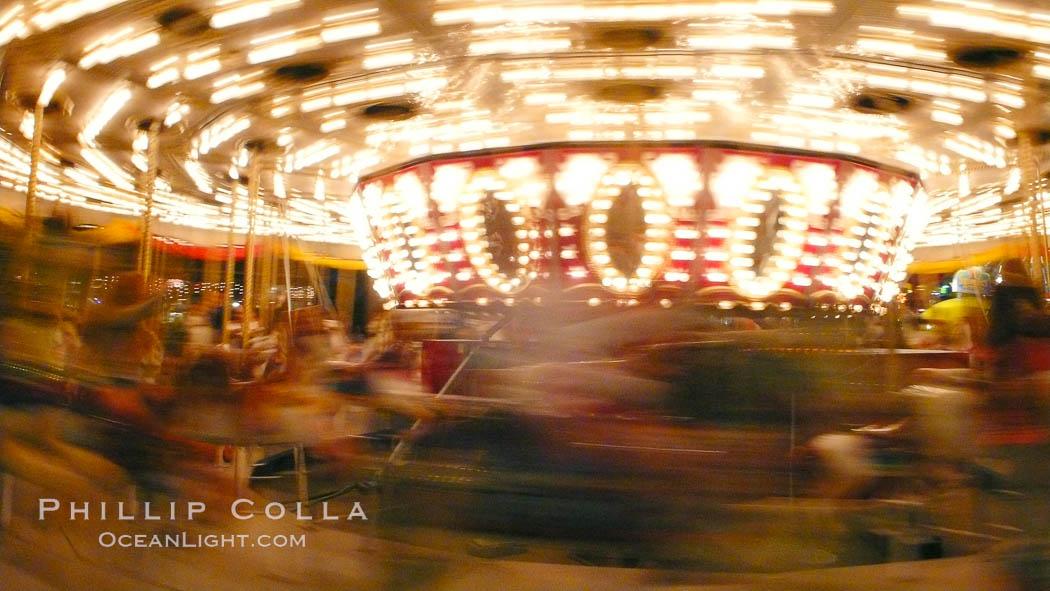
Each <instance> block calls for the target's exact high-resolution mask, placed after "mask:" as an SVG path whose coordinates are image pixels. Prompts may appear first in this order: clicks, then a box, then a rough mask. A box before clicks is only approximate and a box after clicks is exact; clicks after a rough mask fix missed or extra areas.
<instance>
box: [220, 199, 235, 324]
mask: <svg viewBox="0 0 1050 591" xmlns="http://www.w3.org/2000/svg"><path fill="white" fill-rule="evenodd" d="M236 212H237V189H236V188H234V190H233V191H231V192H230V229H229V231H228V232H227V234H226V280H225V287H224V288H223V297H222V344H223V345H228V344H229V343H230V317H231V316H232V312H233V270H234V267H235V266H236V264H237V257H236V254H237V251H236V249H235V248H234V246H233V222H234V217H235V214H236Z"/></svg>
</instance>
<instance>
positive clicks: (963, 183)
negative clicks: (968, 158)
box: [959, 170, 970, 197]
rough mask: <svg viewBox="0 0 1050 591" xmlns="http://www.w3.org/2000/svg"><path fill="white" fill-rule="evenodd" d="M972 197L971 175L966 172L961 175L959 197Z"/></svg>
mask: <svg viewBox="0 0 1050 591" xmlns="http://www.w3.org/2000/svg"><path fill="white" fill-rule="evenodd" d="M969 195H970V175H969V173H967V172H966V171H965V170H964V171H962V172H960V173H959V197H967V196H969Z"/></svg>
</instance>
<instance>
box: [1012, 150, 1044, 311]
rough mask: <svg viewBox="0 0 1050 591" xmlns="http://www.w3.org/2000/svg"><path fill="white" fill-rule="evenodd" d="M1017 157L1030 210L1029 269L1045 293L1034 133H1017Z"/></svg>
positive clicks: (1023, 189) (1022, 188) (1022, 186)
mask: <svg viewBox="0 0 1050 591" xmlns="http://www.w3.org/2000/svg"><path fill="white" fill-rule="evenodd" d="M1017 159H1018V163H1019V165H1020V168H1021V190H1022V191H1024V192H1025V193H1024V197H1025V201H1026V202H1027V204H1028V206H1029V207H1030V208H1031V210H1030V220H1029V221H1030V226H1029V228H1028V238H1029V242H1028V248H1029V255H1030V259H1029V265H1030V266H1029V269H1030V271H1031V274H1032V275H1033V276H1038V277H1039V281H1040V283H1042V288H1043V293H1046V283H1045V281H1043V261H1042V259H1043V256H1044V253H1042V252H1041V251H1042V248H1040V246H1039V242H1040V240H1039V223H1038V219H1037V216H1036V208H1037V204H1036V199H1037V198H1038V196H1039V189H1038V187H1036V183H1038V181H1039V179H1038V178H1037V177H1036V172H1035V155H1034V154H1033V152H1032V134H1031V132H1029V131H1019V132H1018V133H1017Z"/></svg>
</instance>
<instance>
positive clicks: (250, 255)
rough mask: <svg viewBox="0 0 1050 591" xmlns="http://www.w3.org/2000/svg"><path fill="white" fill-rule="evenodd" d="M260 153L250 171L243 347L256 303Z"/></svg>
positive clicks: (257, 154)
mask: <svg viewBox="0 0 1050 591" xmlns="http://www.w3.org/2000/svg"><path fill="white" fill-rule="evenodd" d="M259 160H260V155H259V153H258V152H257V151H256V152H253V153H252V163H251V167H250V169H249V172H248V236H247V237H246V239H245V244H244V303H243V304H242V307H243V308H244V321H243V322H242V323H241V348H243V349H247V348H248V341H250V340H251V336H252V331H251V326H252V316H253V315H254V314H253V312H254V311H253V310H252V307H253V305H254V298H253V296H254V294H253V289H252V288H253V286H254V283H255V277H254V273H255V211H256V209H257V208H258V206H259Z"/></svg>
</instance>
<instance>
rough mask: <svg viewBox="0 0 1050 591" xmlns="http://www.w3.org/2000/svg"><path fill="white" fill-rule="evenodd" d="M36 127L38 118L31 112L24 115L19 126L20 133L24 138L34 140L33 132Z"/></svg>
mask: <svg viewBox="0 0 1050 591" xmlns="http://www.w3.org/2000/svg"><path fill="white" fill-rule="evenodd" d="M35 125H36V118H35V117H34V116H33V113H32V112H30V111H25V112H24V113H22V123H21V124H20V125H19V126H18V131H19V132H21V133H22V136H23V137H25V138H26V139H27V140H32V139H33V131H34V129H33V128H34V127H35Z"/></svg>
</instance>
